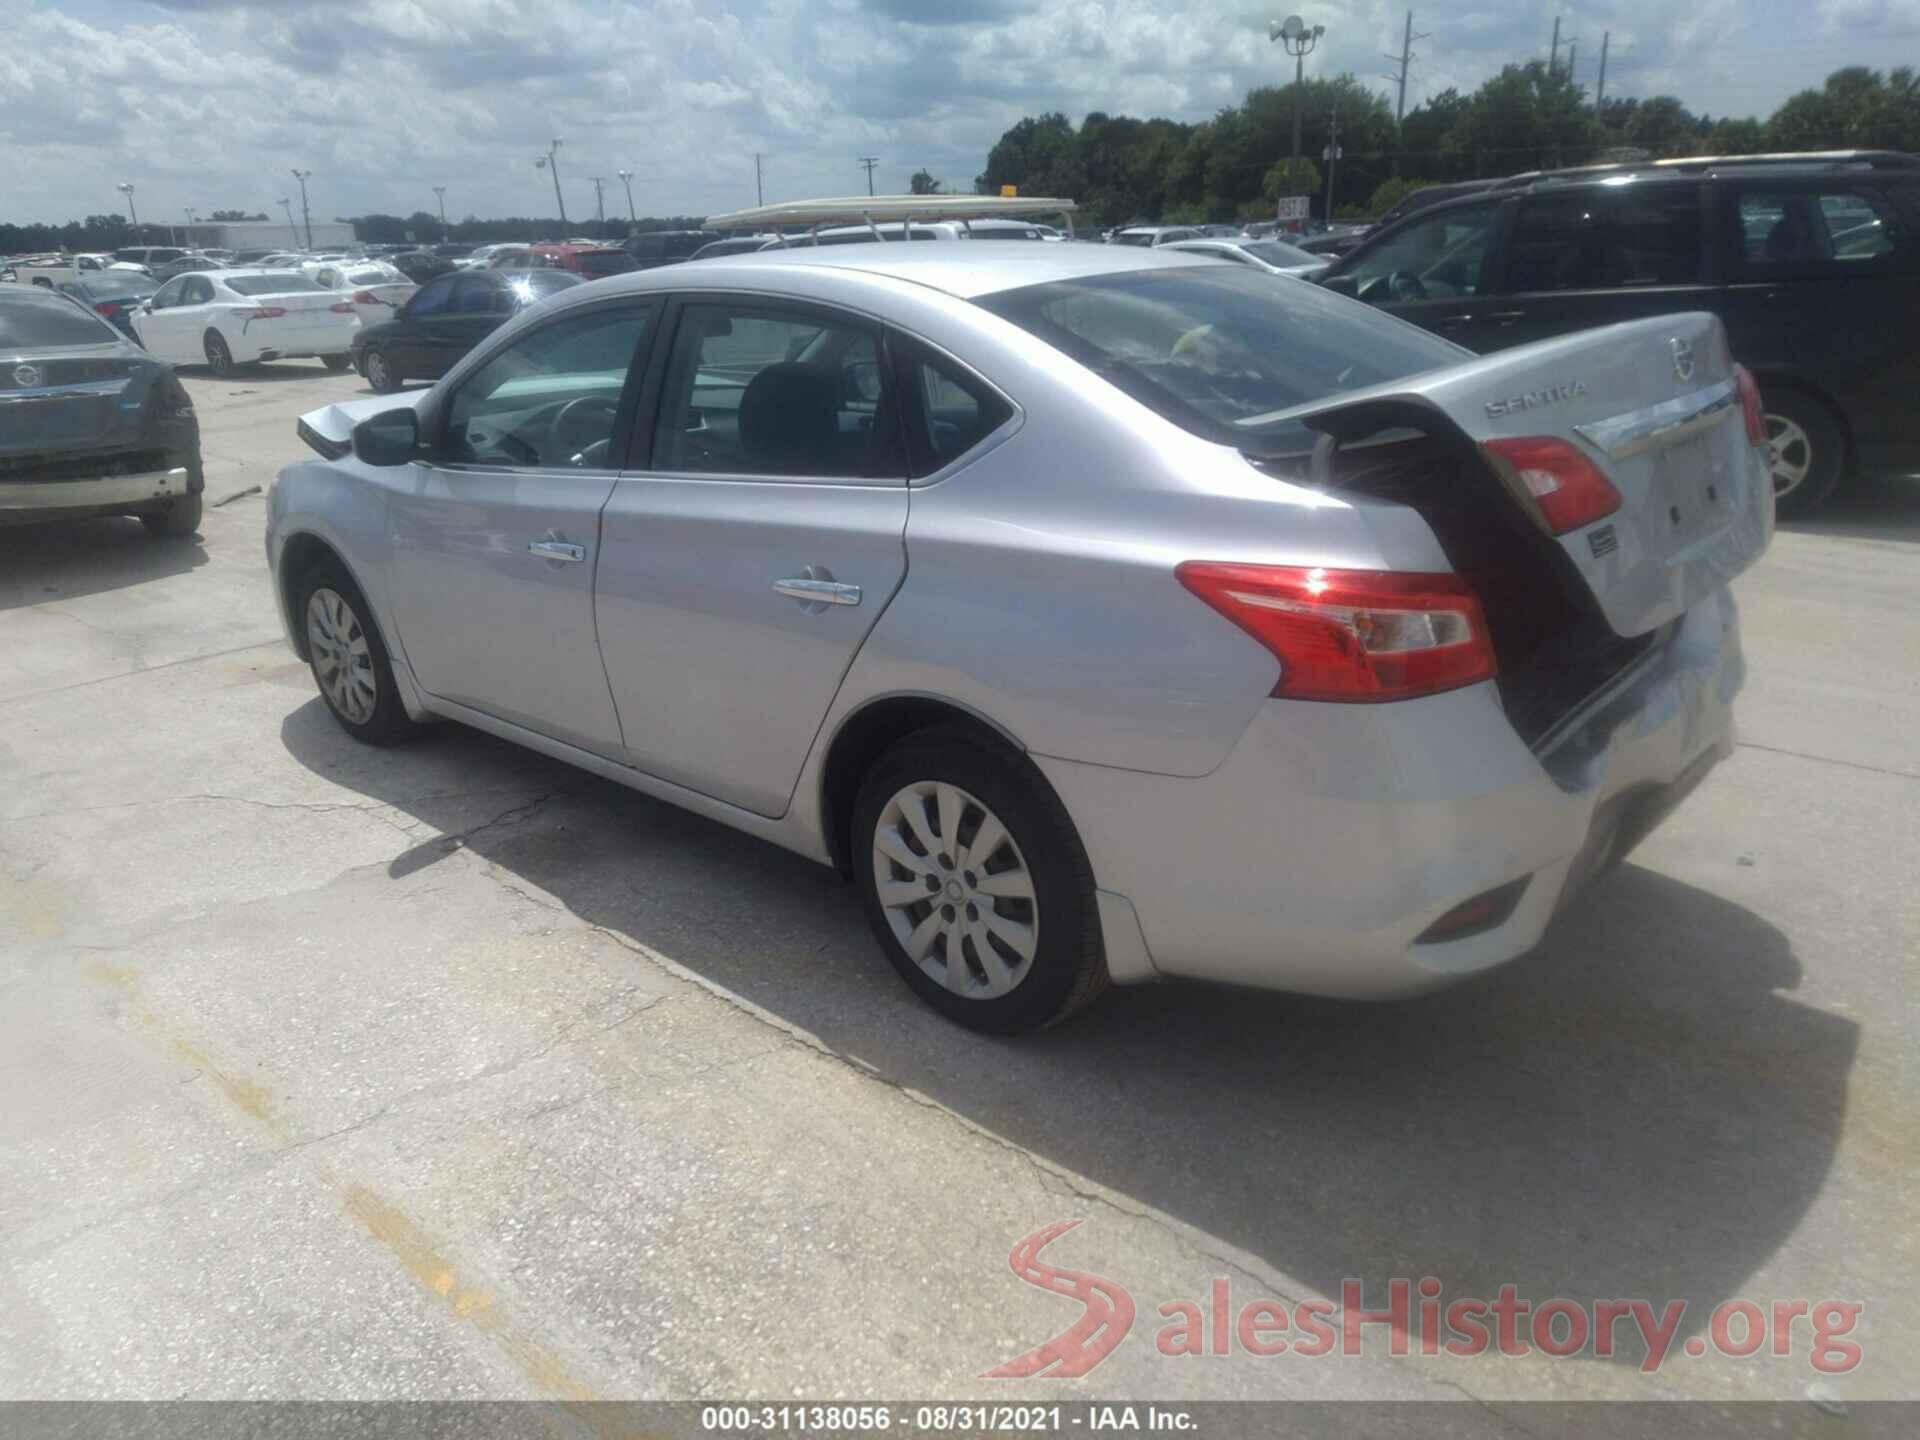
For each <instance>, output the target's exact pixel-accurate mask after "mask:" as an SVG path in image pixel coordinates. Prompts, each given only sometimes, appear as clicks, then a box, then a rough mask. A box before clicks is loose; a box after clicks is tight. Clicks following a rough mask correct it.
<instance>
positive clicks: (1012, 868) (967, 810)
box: [853, 727, 1107, 1035]
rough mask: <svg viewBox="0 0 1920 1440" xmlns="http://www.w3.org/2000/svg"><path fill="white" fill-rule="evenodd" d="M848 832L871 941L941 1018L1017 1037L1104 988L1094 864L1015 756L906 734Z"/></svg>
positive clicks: (961, 733) (977, 742)
mask: <svg viewBox="0 0 1920 1440" xmlns="http://www.w3.org/2000/svg"><path fill="white" fill-rule="evenodd" d="M853 824H854V830H853V839H854V846H853V864H854V870H855V872H856V875H857V877H858V881H859V885H860V891H861V896H862V899H863V900H864V902H865V906H864V908H865V909H866V912H867V919H868V923H869V924H870V925H871V926H872V929H873V933H874V936H875V938H876V939H877V940H878V941H879V942H880V947H881V949H883V950H884V951H885V952H886V955H887V958H888V960H890V961H891V962H892V964H893V967H894V969H895V970H896V971H898V972H899V974H900V977H901V979H903V980H905V981H906V982H907V984H908V985H909V986H910V987H911V988H912V989H913V991H914V993H916V994H917V995H919V996H920V998H921V999H923V1000H925V1001H926V1002H927V1003H928V1004H929V1005H931V1006H933V1008H934V1009H936V1010H938V1011H939V1012H940V1013H941V1014H943V1015H945V1016H946V1017H947V1018H948V1019H949V1020H954V1021H957V1022H958V1023H960V1024H962V1025H965V1026H967V1027H968V1028H969V1029H973V1030H982V1031H987V1032H990V1033H994V1034H1002V1035H1010V1034H1017V1033H1019V1032H1021V1031H1024V1030H1033V1029H1037V1028H1039V1027H1041V1026H1044V1025H1051V1024H1054V1023H1056V1022H1058V1021H1061V1020H1064V1019H1066V1018H1067V1017H1068V1016H1069V1015H1071V1014H1073V1013H1074V1012H1075V1011H1077V1010H1079V1009H1081V1008H1082V1007H1084V1006H1085V1005H1087V1004H1088V1003H1090V1002H1091V1001H1092V1000H1093V999H1094V998H1095V997H1096V996H1098V995H1099V993H1100V992H1101V991H1102V990H1104V989H1105V988H1106V985H1107V967H1106V957H1105V955H1104V953H1103V952H1102V950H1101V945H1100V921H1099V912H1098V909H1097V908H1096V906H1095V903H1094V896H1093V872H1092V867H1091V866H1089V864H1088V863H1087V857H1086V852H1085V850H1084V849H1083V848H1082V846H1081V844H1080V838H1079V836H1078V835H1077V834H1076V833H1075V832H1074V829H1073V824H1072V822H1071V821H1070V820H1069V819H1068V817H1067V813H1066V810H1065V808H1064V807H1063V806H1062V805H1061V804H1060V801H1059V799H1058V797H1057V796H1055V795H1054V794H1053V791H1052V790H1051V788H1050V787H1049V786H1048V785H1047V783H1046V781H1045V779H1044V778H1043V777H1041V775H1040V774H1039V772H1037V771H1036V770H1035V769H1034V768H1033V766H1032V764H1031V763H1030V762H1029V761H1028V760H1027V759H1026V758H1025V757H1024V756H1021V755H1020V754H1018V753H1017V752H1015V751H1013V750H1011V749H1008V748H1007V747H1005V746H1003V745H999V744H997V743H994V742H991V741H988V740H986V739H984V738H983V737H981V736H978V735H975V734H974V733H972V732H971V731H968V730H965V729H961V728H949V727H939V728H935V729H930V730H923V731H920V732H918V733H916V734H913V735H909V736H908V737H906V738H905V739H903V740H901V741H899V742H898V743H897V744H895V745H894V746H893V748H892V749H890V750H888V751H887V752H886V753H885V754H884V755H882V756H881V758H880V759H879V761H878V762H877V763H876V764H875V765H874V767H873V769H872V770H871V771H869V772H868V774H867V777H866V780H865V781H864V783H863V784H862V785H861V787H860V795H859V799H858V800H857V802H856V803H855V806H854V819H853Z"/></svg>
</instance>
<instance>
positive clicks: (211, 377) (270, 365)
mask: <svg viewBox="0 0 1920 1440" xmlns="http://www.w3.org/2000/svg"><path fill="white" fill-rule="evenodd" d="M175 368H176V369H177V370H178V371H179V372H180V377H181V378H182V379H183V380H188V381H198V382H200V383H202V384H206V385H252V384H256V383H259V382H264V383H266V384H270V385H284V384H286V383H288V382H289V381H293V380H323V379H326V378H327V377H328V376H331V375H338V376H341V377H344V378H348V379H352V378H354V376H353V371H352V370H351V369H348V370H329V369H327V367H326V366H324V365H322V364H321V363H320V362H319V361H318V360H259V361H255V362H253V363H252V364H248V365H241V366H239V367H237V368H236V369H235V370H234V372H233V374H231V375H228V376H226V377H225V378H222V377H221V376H218V375H215V374H214V373H213V372H212V371H211V370H209V369H207V368H206V366H204V365H180V366H176V367H175Z"/></svg>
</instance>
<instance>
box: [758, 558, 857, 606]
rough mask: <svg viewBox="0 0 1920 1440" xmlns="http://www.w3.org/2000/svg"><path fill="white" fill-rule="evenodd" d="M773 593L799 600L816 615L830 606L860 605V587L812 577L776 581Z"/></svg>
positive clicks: (798, 576)
mask: <svg viewBox="0 0 1920 1440" xmlns="http://www.w3.org/2000/svg"><path fill="white" fill-rule="evenodd" d="M808 568H809V569H812V568H814V567H812V566H809V567H808ZM773 593H774V594H776V595H784V596H786V597H787V598H788V599H789V600H798V601H799V602H800V603H801V604H802V605H805V606H806V607H807V609H808V610H810V611H814V612H815V613H818V611H819V610H821V609H824V608H825V607H827V606H828V605H858V604H859V603H860V587H859V586H858V585H843V584H841V583H840V582H839V581H838V580H832V579H824V578H816V577H814V576H812V575H795V576H792V577H791V578H789V579H786V580H776V581H774V582H773Z"/></svg>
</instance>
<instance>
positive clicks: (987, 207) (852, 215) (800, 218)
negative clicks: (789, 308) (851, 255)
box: [707, 195, 1079, 236]
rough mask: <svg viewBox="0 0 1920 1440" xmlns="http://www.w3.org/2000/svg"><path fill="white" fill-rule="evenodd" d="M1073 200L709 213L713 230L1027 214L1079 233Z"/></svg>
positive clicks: (881, 198)
mask: <svg viewBox="0 0 1920 1440" xmlns="http://www.w3.org/2000/svg"><path fill="white" fill-rule="evenodd" d="M1078 208H1079V207H1078V206H1076V205H1075V204H1074V202H1073V201H1071V200H1063V199H1060V198H1058V197H1054V196H1044V195H849V196H846V197H844V198H838V199H828V200H791V201H788V202H786V203H784V204H780V205H756V206H754V207H753V208H752V209H751V210H736V211H734V212H733V213H732V214H731V215H709V216H708V217H707V228H708V229H709V230H773V229H778V228H779V227H781V226H790V225H804V226H806V227H807V228H808V229H809V230H817V229H819V228H820V227H821V226H823V225H868V226H871V227H873V230H874V234H875V235H876V236H878V235H879V233H880V232H879V226H880V225H881V224H883V223H885V224H911V223H912V222H914V221H922V222H925V221H939V220H947V221H954V222H957V223H958V224H959V225H961V226H962V227H963V228H964V227H965V226H966V225H967V223H968V222H969V221H973V220H1011V219H1014V218H1016V217H1018V216H1022V215H1026V216H1033V215H1058V216H1060V217H1061V218H1062V219H1063V221H1064V222H1065V225H1066V230H1067V233H1068V234H1069V235H1071V234H1072V233H1073V213H1074V211H1075V210H1076V209H1078Z"/></svg>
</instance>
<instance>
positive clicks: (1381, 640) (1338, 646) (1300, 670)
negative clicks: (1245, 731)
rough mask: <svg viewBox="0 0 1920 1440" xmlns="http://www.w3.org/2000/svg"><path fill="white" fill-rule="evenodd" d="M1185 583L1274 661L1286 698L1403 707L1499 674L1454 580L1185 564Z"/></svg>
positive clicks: (1476, 613) (1476, 604) (1468, 598)
mask: <svg viewBox="0 0 1920 1440" xmlns="http://www.w3.org/2000/svg"><path fill="white" fill-rule="evenodd" d="M1174 573H1175V575H1176V576H1177V577H1178V578H1179V581H1180V583H1181V584H1182V585H1184V586H1186V587H1187V589H1189V590H1191V591H1192V592H1193V593H1194V594H1195V595H1197V596H1199V597H1200V598H1201V599H1202V600H1204V601H1206V603H1207V604H1209V605H1211V606H1212V607H1213V608H1214V609H1215V610H1218V611H1219V612H1220V613H1221V614H1222V615H1224V616H1226V617H1227V619H1229V620H1231V621H1232V622H1233V623H1234V624H1236V625H1238V626H1239V627H1240V628H1241V629H1242V630H1245V631H1246V632H1247V633H1248V634H1249V635H1251V636H1252V637H1253V638H1254V639H1256V640H1258V641H1259V642H1260V643H1261V644H1262V645H1264V646H1266V647H1267V649H1269V650H1271V651H1272V652H1273V653H1274V655H1275V656H1276V657H1277V658H1278V659H1279V661H1280V683H1279V684H1278V685H1276V686H1274V688H1273V693H1274V694H1275V695H1277V696H1280V697H1282V698H1284V699H1290V700H1338V701H1380V700H1406V699H1410V698H1412V697H1413V696H1416V695H1432V694H1435V693H1437V692H1439V691H1441V690H1453V689H1457V688H1459V687H1460V686H1462V685H1472V684H1475V683H1476V682H1478V681H1481V680H1490V679H1492V678H1493V676H1494V674H1495V672H1496V671H1497V669H1498V668H1499V667H1498V665H1497V664H1496V662H1495V660H1494V655H1493V642H1492V639H1491V638H1490V636H1489V635H1488V633H1487V619H1486V615H1485V614H1484V613H1483V612H1482V611H1481V609H1480V601H1479V599H1478V598H1477V597H1476V596H1475V595H1474V593H1473V591H1472V590H1471V589H1470V588H1469V587H1468V586H1467V583H1466V582H1465V581H1464V580H1462V579H1461V578H1460V577H1459V576H1458V575H1414V574H1397V573H1393V572H1389V571H1384V570H1321V569H1304V568H1300V567H1296V566H1291V565H1234V564H1225V563H1219V562H1215V561H1210V560H1189V561H1188V562H1187V563H1186V564H1184V565H1182V566H1180V567H1179V568H1178V569H1177V570H1176V571H1175V572H1174Z"/></svg>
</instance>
